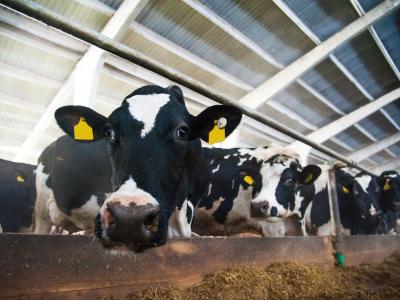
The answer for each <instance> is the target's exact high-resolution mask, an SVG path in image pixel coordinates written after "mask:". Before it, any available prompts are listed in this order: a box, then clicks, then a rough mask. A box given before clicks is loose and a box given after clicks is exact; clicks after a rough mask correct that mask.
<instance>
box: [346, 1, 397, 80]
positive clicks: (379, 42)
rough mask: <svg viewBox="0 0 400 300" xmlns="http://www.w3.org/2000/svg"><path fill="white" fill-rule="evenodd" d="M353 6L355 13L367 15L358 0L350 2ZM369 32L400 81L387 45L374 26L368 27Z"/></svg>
mask: <svg viewBox="0 0 400 300" xmlns="http://www.w3.org/2000/svg"><path fill="white" fill-rule="evenodd" d="M350 2H351V4H352V5H353V7H354V9H355V11H356V12H357V13H358V15H359V16H363V15H365V10H364V8H363V7H362V5H361V3H360V2H359V1H358V0H350ZM368 31H369V33H370V34H371V36H372V38H373V39H374V41H375V43H376V45H377V46H378V48H379V50H381V52H382V55H383V56H384V57H385V59H386V61H387V62H388V64H389V65H390V67H391V68H392V70H393V72H394V74H395V75H396V76H397V78H398V79H399V80H400V70H399V68H398V67H397V66H396V64H395V62H394V61H393V59H392V57H391V56H390V54H389V52H388V51H387V49H386V47H385V45H384V44H383V43H382V40H381V39H380V38H379V35H378V33H377V32H376V30H375V28H374V27H373V26H371V27H368Z"/></svg>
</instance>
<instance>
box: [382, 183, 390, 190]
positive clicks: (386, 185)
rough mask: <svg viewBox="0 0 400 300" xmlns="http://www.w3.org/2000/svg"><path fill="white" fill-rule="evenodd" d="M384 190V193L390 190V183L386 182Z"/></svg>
mask: <svg viewBox="0 0 400 300" xmlns="http://www.w3.org/2000/svg"><path fill="white" fill-rule="evenodd" d="M383 190H384V191H387V190H390V183H389V182H388V181H386V182H385V185H384V186H383Z"/></svg>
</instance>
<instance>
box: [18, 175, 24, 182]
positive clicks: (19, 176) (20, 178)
mask: <svg viewBox="0 0 400 300" xmlns="http://www.w3.org/2000/svg"><path fill="white" fill-rule="evenodd" d="M17 181H18V182H25V179H24V177H22V176H21V175H18V176H17Z"/></svg>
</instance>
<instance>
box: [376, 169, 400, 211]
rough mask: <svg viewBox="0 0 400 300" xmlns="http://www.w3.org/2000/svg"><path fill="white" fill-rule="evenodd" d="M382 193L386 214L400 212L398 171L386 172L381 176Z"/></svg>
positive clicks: (381, 202)
mask: <svg viewBox="0 0 400 300" xmlns="http://www.w3.org/2000/svg"><path fill="white" fill-rule="evenodd" d="M378 181H379V186H380V189H381V191H382V194H381V199H380V200H381V201H380V204H381V207H382V210H383V211H384V212H386V211H389V210H390V211H393V212H396V211H397V212H400V175H399V174H398V173H397V172H396V171H385V172H383V173H382V174H381V175H380V176H379V179H378Z"/></svg>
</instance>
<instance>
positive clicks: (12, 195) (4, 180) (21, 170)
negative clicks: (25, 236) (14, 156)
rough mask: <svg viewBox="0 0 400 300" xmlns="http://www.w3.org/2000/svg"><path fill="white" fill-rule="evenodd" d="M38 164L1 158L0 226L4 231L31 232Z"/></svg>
mask: <svg viewBox="0 0 400 300" xmlns="http://www.w3.org/2000/svg"><path fill="white" fill-rule="evenodd" d="M35 168H36V166H33V165H28V164H23V163H16V162H12V161H7V160H3V159H0V226H1V229H2V232H31V231H32V228H33V226H32V225H33V224H32V223H33V219H32V216H33V210H34V206H35V198H36V189H35V173H34V171H35Z"/></svg>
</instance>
